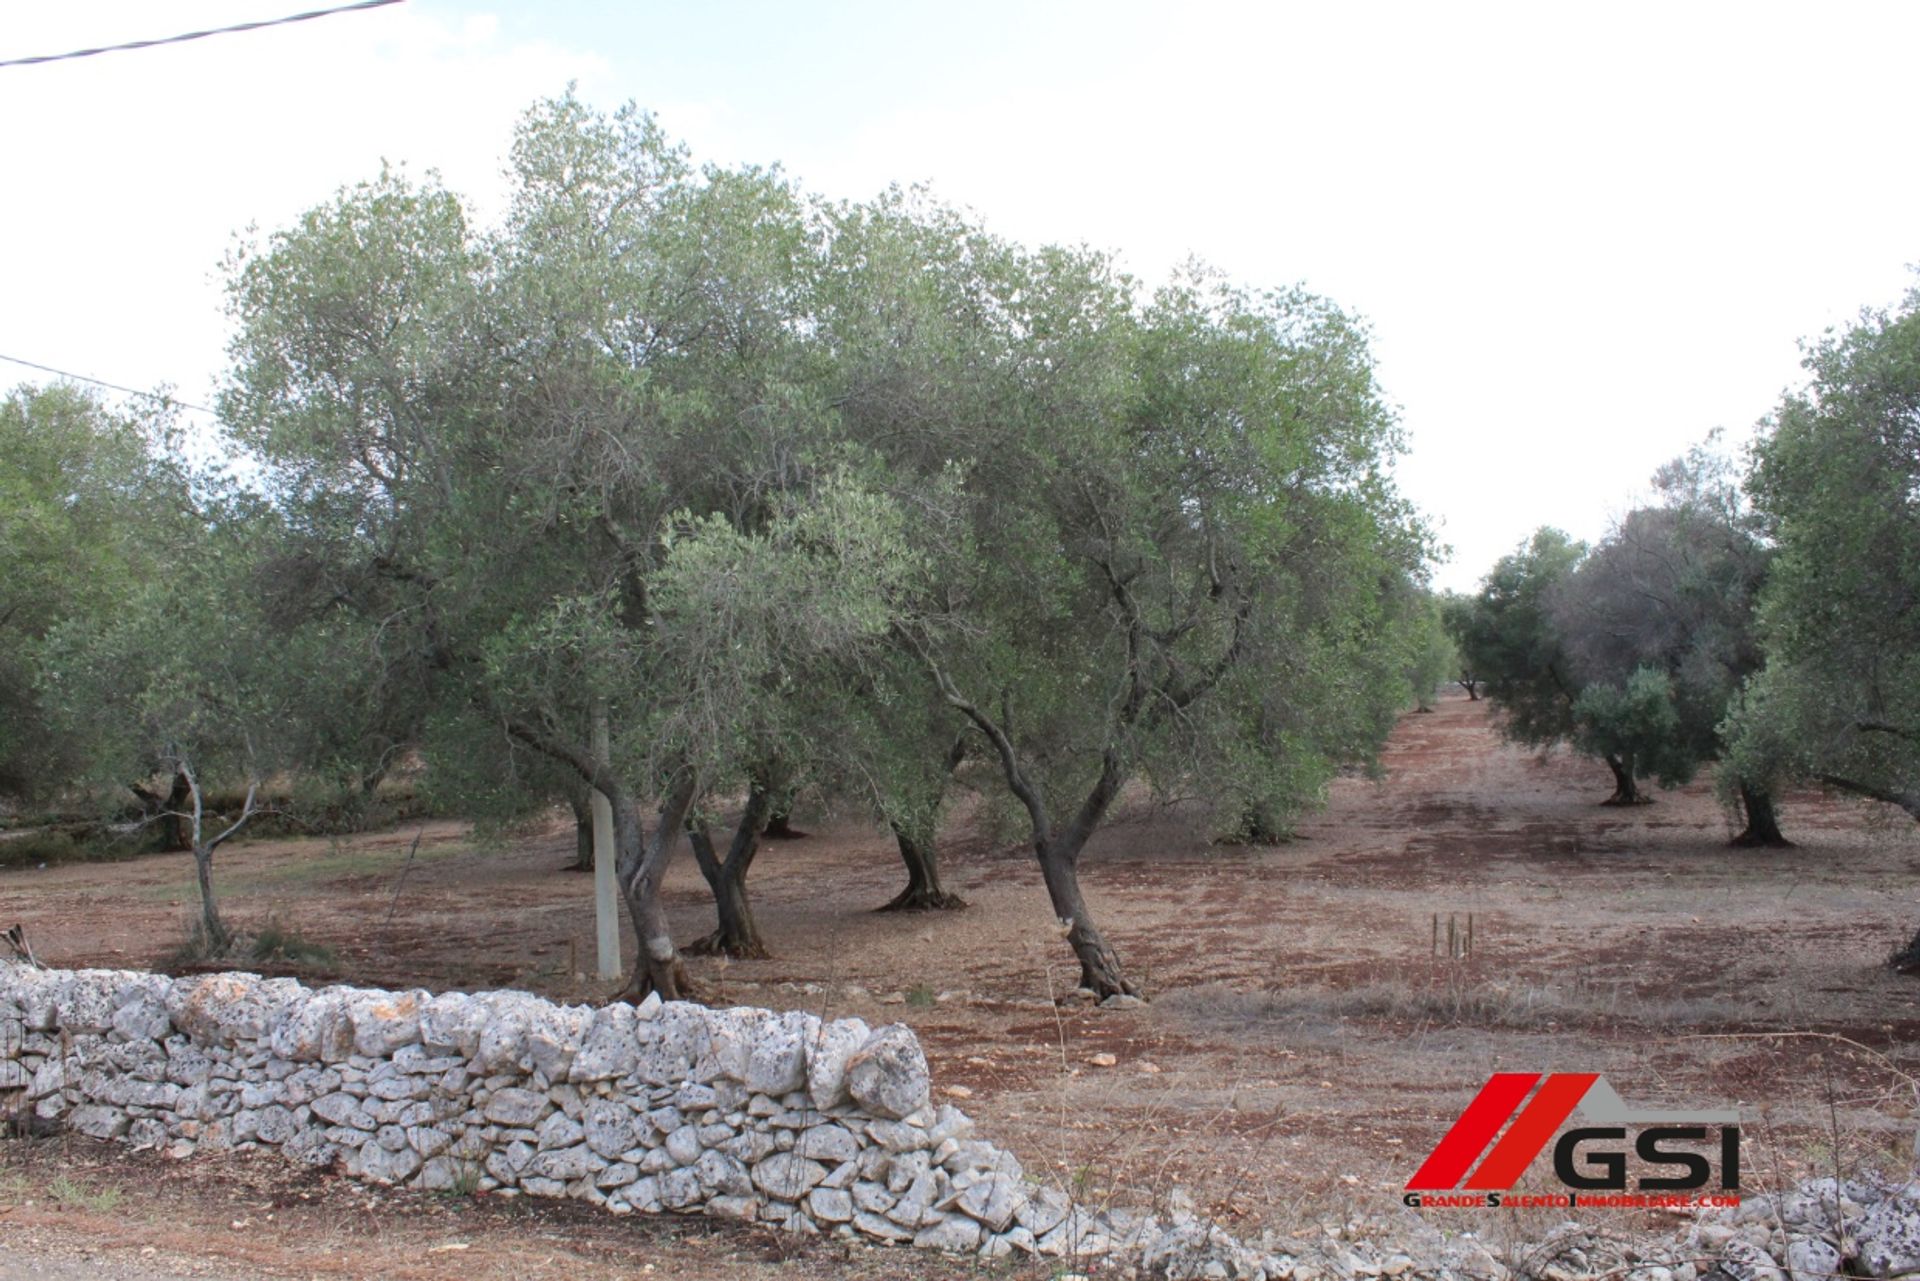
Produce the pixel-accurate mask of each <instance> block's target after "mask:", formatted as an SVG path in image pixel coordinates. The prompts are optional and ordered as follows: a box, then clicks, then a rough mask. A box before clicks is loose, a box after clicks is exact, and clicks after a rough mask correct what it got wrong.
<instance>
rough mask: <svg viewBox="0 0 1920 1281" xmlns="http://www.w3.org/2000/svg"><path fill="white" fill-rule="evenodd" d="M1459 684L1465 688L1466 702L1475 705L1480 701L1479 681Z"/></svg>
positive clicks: (1467, 681)
mask: <svg viewBox="0 0 1920 1281" xmlns="http://www.w3.org/2000/svg"><path fill="white" fill-rule="evenodd" d="M1460 683H1461V684H1462V685H1463V686H1465V687H1466V690H1467V701H1468V702H1469V703H1477V702H1479V701H1480V682H1479V681H1476V680H1462V681H1461V682H1460Z"/></svg>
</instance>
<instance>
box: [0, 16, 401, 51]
mask: <svg viewBox="0 0 1920 1281" xmlns="http://www.w3.org/2000/svg"><path fill="white" fill-rule="evenodd" d="M401 3H403V0H359V2H358V3H356V4H343V5H336V6H334V7H333V8H331V9H313V10H310V11H308V12H306V13H294V14H288V15H287V16H286V17H284V18H268V19H266V20H264V21H261V22H241V23H236V24H234V25H233V26H231V27H210V28H208V29H207V30H205V31H188V32H185V33H183V34H181V35H177V36H162V37H160V38H159V39H158V40H129V41H128V42H127V43H125V44H107V45H101V46H100V47H99V48H98V49H75V50H74V51H73V52H71V53H43V54H39V55H38V56H36V57H32V58H6V59H0V67H27V66H32V65H33V64H35V63H39V62H65V61H66V60H68V59H69V58H91V57H93V56H94V55H95V54H100V53H120V52H121V51H123V50H127V49H153V48H157V47H158V46H160V45H163V44H185V43H186V42H187V41H189V40H205V39H206V38H207V37H208V36H225V35H231V34H233V33H234V32H236V31H259V30H261V29H262V28H265V27H284V26H286V25H287V24H288V23H290V22H311V21H312V20H313V19H315V18H325V17H328V16H330V15H332V14H336V13H352V12H354V11H356V10H359V9H378V8H381V7H382V6H384V5H390V4H401Z"/></svg>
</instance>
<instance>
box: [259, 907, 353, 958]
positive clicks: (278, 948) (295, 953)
mask: <svg viewBox="0 0 1920 1281" xmlns="http://www.w3.org/2000/svg"><path fill="white" fill-rule="evenodd" d="M247 957H248V959H250V960H251V961H253V963H254V964H256V965H267V964H272V963H274V962H278V963H280V964H282V965H292V966H326V965H332V964H333V960H334V957H333V949H332V948H329V947H325V946H323V945H321V944H319V943H314V942H310V941H308V940H307V939H304V938H302V937H301V936H300V934H299V933H298V932H297V931H295V930H293V929H291V928H290V927H288V926H287V925H285V924H283V923H282V922H281V921H280V920H279V919H278V918H276V917H271V916H270V917H268V918H267V921H266V924H264V925H262V926H261V927H260V929H259V930H258V931H257V932H256V933H255V934H254V936H253V938H252V939H251V940H250V941H249V942H248V944H247Z"/></svg>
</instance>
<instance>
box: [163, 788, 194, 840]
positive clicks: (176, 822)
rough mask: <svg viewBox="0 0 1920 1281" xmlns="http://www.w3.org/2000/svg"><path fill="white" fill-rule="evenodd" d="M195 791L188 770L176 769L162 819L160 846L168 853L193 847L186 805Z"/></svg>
mask: <svg viewBox="0 0 1920 1281" xmlns="http://www.w3.org/2000/svg"><path fill="white" fill-rule="evenodd" d="M193 791H194V789H193V785H192V784H191V782H189V780H188V778H187V774H186V772H185V771H183V770H176V771H174V775H173V786H172V787H171V788H169V789H168V791H167V799H166V802H165V804H166V812H165V815H164V817H162V818H161V820H160V848H161V849H162V850H164V851H166V852H168V853H173V852H176V851H179V850H190V849H192V848H193V841H192V839H191V838H190V837H189V836H188V835H187V817H186V807H187V804H188V802H189V801H191V800H192V799H193Z"/></svg>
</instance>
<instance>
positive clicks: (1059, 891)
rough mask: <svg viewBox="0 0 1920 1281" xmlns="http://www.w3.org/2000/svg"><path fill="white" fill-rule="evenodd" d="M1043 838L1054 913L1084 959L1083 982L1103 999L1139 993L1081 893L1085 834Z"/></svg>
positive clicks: (1039, 850)
mask: <svg viewBox="0 0 1920 1281" xmlns="http://www.w3.org/2000/svg"><path fill="white" fill-rule="evenodd" d="M1070 840H1071V838H1070V837H1069V839H1067V840H1060V841H1042V842H1039V843H1038V845H1037V847H1036V850H1035V853H1037V854H1038V855H1039V857H1040V875H1041V876H1042V877H1043V878H1044V879H1045V880H1046V882H1047V897H1048V898H1049V899H1050V900H1052V903H1053V914H1054V916H1055V917H1056V918H1058V920H1059V921H1060V924H1061V926H1062V927H1063V928H1064V929H1065V930H1066V934H1067V946H1069V947H1071V948H1072V949H1073V954H1074V956H1076V957H1077V958H1079V961H1080V986H1081V987H1083V988H1085V989H1087V990H1088V991H1089V992H1092V993H1093V994H1094V996H1095V997H1096V998H1098V999H1100V1000H1103V1001H1104V1000H1105V999H1107V998H1108V997H1110V996H1122V995H1124V996H1138V995H1139V994H1140V989H1139V988H1138V987H1136V986H1134V984H1133V981H1132V980H1131V979H1129V978H1127V977H1126V975H1125V974H1124V973H1122V971H1121V967H1120V955H1119V953H1117V952H1115V951H1114V950H1113V948H1112V947H1111V946H1110V945H1109V944H1108V943H1107V940H1106V938H1105V936H1104V935H1102V934H1101V933H1100V927H1099V926H1097V925H1095V924H1094V923H1093V912H1092V910H1091V909H1089V908H1088V907H1087V900H1086V898H1085V897H1084V896H1083V895H1082V894H1081V893H1080V868H1079V862H1080V847H1081V846H1083V845H1085V843H1086V840H1085V837H1082V838H1081V839H1080V840H1078V841H1071V843H1070Z"/></svg>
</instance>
